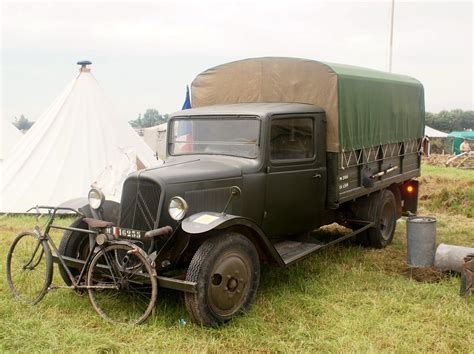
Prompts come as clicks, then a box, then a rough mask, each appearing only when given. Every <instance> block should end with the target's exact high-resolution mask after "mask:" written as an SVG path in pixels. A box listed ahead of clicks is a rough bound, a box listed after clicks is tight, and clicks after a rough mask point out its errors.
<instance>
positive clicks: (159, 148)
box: [136, 123, 168, 159]
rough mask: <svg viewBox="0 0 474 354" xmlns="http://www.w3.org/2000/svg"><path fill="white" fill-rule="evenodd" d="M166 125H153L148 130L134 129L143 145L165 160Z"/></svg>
mask: <svg viewBox="0 0 474 354" xmlns="http://www.w3.org/2000/svg"><path fill="white" fill-rule="evenodd" d="M167 126H168V123H163V124H159V125H155V126H154V127H149V128H139V129H136V131H137V132H138V135H140V136H141V137H142V138H143V140H144V141H145V143H147V145H148V146H149V147H150V148H151V149H152V150H153V151H154V152H155V153H156V154H157V155H158V156H159V157H160V158H163V159H165V158H166V129H167Z"/></svg>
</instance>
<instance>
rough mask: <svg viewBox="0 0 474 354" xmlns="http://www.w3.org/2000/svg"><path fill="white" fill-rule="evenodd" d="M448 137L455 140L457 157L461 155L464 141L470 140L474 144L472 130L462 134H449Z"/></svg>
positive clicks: (454, 145) (454, 149) (454, 146)
mask: <svg viewBox="0 0 474 354" xmlns="http://www.w3.org/2000/svg"><path fill="white" fill-rule="evenodd" d="M448 136H449V137H452V138H454V141H453V153H454V154H455V155H459V154H460V153H461V150H460V147H461V143H462V141H463V140H464V139H467V140H469V141H470V143H471V144H473V143H474V131H472V130H465V131H461V132H451V133H449V134H448ZM471 146H472V145H471Z"/></svg>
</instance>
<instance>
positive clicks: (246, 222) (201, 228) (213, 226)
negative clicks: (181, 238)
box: [181, 212, 285, 266]
mask: <svg viewBox="0 0 474 354" xmlns="http://www.w3.org/2000/svg"><path fill="white" fill-rule="evenodd" d="M231 226H244V227H247V228H249V229H251V230H252V231H253V234H254V235H255V236H256V238H257V241H258V242H259V244H260V245H261V246H262V247H263V248H264V251H265V252H266V253H267V254H268V255H269V256H271V258H273V260H274V261H276V262H277V263H278V264H279V265H282V266H283V265H284V264H285V263H284V262H283V260H282V258H281V257H280V255H279V254H278V252H277V250H276V249H275V247H274V246H273V244H272V243H271V242H270V240H269V239H268V237H267V235H265V233H264V232H263V230H262V229H261V228H260V227H259V226H258V225H257V224H256V223H255V222H254V221H252V220H251V219H248V218H245V217H241V216H236V215H231V214H222V213H216V212H200V213H197V214H194V215H192V216H190V217H188V218H186V219H184V220H183V222H182V223H181V229H182V230H183V231H184V232H186V233H187V234H190V235H196V234H202V233H205V232H208V231H211V230H220V229H226V228H228V227H231Z"/></svg>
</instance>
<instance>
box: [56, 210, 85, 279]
mask: <svg viewBox="0 0 474 354" xmlns="http://www.w3.org/2000/svg"><path fill="white" fill-rule="evenodd" d="M69 226H70V227H74V228H77V229H85V230H88V229H89V227H88V226H87V224H86V223H85V222H84V221H83V220H82V218H79V219H76V220H75V221H74V222H73V223H72V224H71V225H69ZM58 251H59V254H60V255H61V256H66V257H71V258H77V259H82V260H84V261H85V260H86V258H87V254H88V253H89V235H88V234H86V233H83V232H78V231H64V234H63V237H62V239H61V243H60V244H59V247H58ZM69 271H70V272H71V274H72V275H73V276H78V275H79V273H80V270H79V269H76V268H69ZM59 273H60V274H61V278H63V280H64V283H66V285H71V279H69V276H68V274H67V272H66V270H65V269H64V268H63V267H62V265H61V264H59Z"/></svg>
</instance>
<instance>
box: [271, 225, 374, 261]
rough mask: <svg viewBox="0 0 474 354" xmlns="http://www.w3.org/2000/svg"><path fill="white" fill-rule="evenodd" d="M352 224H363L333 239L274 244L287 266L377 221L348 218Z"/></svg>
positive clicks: (357, 232)
mask: <svg viewBox="0 0 474 354" xmlns="http://www.w3.org/2000/svg"><path fill="white" fill-rule="evenodd" d="M347 221H348V222H350V223H352V224H358V225H363V226H362V227H360V228H359V229H357V230H355V231H353V232H351V233H350V234H347V235H344V236H341V237H339V238H337V239H335V240H333V241H330V242H327V243H322V242H317V241H314V242H301V241H292V240H285V241H280V242H277V243H275V244H274V246H275V249H276V250H277V252H278V254H279V255H280V257H281V259H282V260H283V262H284V263H285V265H286V266H288V265H290V264H293V263H295V262H296V261H299V260H300V259H303V258H306V257H308V256H309V255H311V254H313V253H314V252H316V251H318V250H321V249H323V248H327V247H330V246H333V245H335V244H336V243H339V242H342V241H344V240H347V239H349V238H351V237H354V236H356V235H357V234H360V233H361V232H363V231H365V230H367V229H369V228H371V227H374V226H375V223H373V222H367V221H361V220H347Z"/></svg>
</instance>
